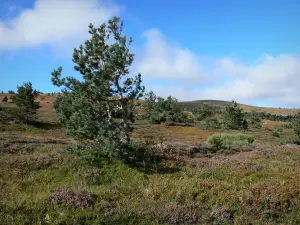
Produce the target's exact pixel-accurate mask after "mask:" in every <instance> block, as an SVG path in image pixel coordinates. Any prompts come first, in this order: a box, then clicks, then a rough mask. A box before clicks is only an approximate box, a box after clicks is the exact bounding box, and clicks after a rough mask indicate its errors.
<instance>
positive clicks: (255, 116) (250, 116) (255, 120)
mask: <svg viewBox="0 0 300 225" xmlns="http://www.w3.org/2000/svg"><path fill="white" fill-rule="evenodd" d="M246 115H247V122H248V125H249V126H250V127H252V128H261V118H260V114H259V113H258V112H257V111H254V110H253V111H252V112H250V113H247V114H246Z"/></svg>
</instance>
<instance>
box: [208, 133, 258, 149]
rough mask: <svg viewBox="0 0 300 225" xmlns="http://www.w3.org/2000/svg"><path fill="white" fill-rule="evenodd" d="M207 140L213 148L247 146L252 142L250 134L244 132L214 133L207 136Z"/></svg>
mask: <svg viewBox="0 0 300 225" xmlns="http://www.w3.org/2000/svg"><path fill="white" fill-rule="evenodd" d="M207 142H208V143H209V144H210V145H211V147H212V148H213V149H214V150H220V149H236V148H243V147H249V146H251V145H252V143H253V142H254V138H253V136H251V135H246V134H240V133H238V134H214V135H212V136H209V137H208V138H207Z"/></svg>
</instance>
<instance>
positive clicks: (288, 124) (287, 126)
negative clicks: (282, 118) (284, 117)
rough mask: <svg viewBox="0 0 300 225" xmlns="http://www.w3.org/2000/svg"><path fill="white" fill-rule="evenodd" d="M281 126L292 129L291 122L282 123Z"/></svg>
mask: <svg viewBox="0 0 300 225" xmlns="http://www.w3.org/2000/svg"><path fill="white" fill-rule="evenodd" d="M281 127H282V128H284V129H292V125H291V123H287V124H282V125H281Z"/></svg>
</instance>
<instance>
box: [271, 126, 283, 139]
mask: <svg viewBox="0 0 300 225" xmlns="http://www.w3.org/2000/svg"><path fill="white" fill-rule="evenodd" d="M282 131H283V130H282V128H278V129H276V130H275V131H274V132H273V133H272V136H273V137H277V138H279V137H280V136H281V134H282Z"/></svg>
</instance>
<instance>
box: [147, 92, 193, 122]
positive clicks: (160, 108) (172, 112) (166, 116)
mask: <svg viewBox="0 0 300 225" xmlns="http://www.w3.org/2000/svg"><path fill="white" fill-rule="evenodd" d="M144 117H145V119H147V120H149V122H150V123H157V124H158V123H161V122H176V123H184V122H193V117H192V116H191V115H190V114H189V113H188V112H186V111H184V110H183V108H182V107H181V105H180V104H179V103H178V100H177V99H176V98H173V97H172V96H169V97H167V99H164V98H162V97H157V96H156V95H155V94H154V93H153V92H150V93H149V94H147V95H146V99H145V115H144Z"/></svg>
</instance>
